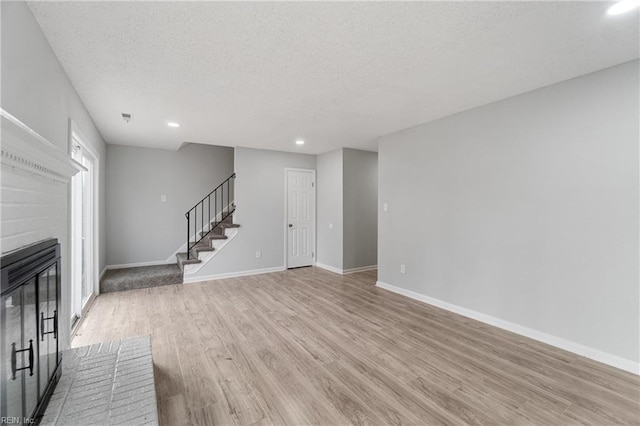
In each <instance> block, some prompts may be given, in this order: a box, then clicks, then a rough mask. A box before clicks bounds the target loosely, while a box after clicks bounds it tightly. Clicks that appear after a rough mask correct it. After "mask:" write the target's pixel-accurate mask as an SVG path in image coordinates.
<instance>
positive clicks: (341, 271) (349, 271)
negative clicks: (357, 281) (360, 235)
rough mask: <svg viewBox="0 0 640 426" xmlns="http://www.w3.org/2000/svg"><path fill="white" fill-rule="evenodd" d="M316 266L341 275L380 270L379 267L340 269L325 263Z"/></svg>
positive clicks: (317, 263)
mask: <svg viewBox="0 0 640 426" xmlns="http://www.w3.org/2000/svg"><path fill="white" fill-rule="evenodd" d="M316 266H317V267H318V268H322V269H326V270H327V271H331V272H333V273H336V274H340V275H348V274H355V273H356V272H365V271H372V270H374V269H378V265H370V266H361V267H359V268H351V269H339V268H334V267H333V266H329V265H325V264H324V263H319V262H316Z"/></svg>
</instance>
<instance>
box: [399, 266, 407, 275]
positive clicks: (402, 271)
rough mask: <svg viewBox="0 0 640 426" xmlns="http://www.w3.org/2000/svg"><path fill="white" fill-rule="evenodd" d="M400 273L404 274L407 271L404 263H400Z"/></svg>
mask: <svg viewBox="0 0 640 426" xmlns="http://www.w3.org/2000/svg"><path fill="white" fill-rule="evenodd" d="M400 273H401V274H406V273H407V267H406V265H400Z"/></svg>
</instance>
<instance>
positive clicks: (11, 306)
mask: <svg viewBox="0 0 640 426" xmlns="http://www.w3.org/2000/svg"><path fill="white" fill-rule="evenodd" d="M2 307H3V309H2V314H3V317H4V318H2V319H3V323H4V324H5V326H4V327H3V330H2V331H3V333H2V361H3V362H2V364H3V365H2V369H3V372H2V373H3V374H2V381H3V382H4V383H2V391H3V392H2V393H4V396H3V398H2V405H3V406H4V407H3V410H2V411H3V414H2V415H3V416H4V415H5V413H6V417H11V418H21V417H22V409H23V407H22V375H21V374H20V375H19V376H18V374H16V379H14V378H13V356H12V354H13V349H14V348H15V346H14V344H18V345H21V344H22V287H18V288H17V289H16V290H14V291H13V292H11V293H9V294H8V295H6V296H3V297H2ZM15 349H21V348H15ZM20 354H21V353H20ZM15 359H16V364H17V363H18V361H20V364H22V357H18V356H17V355H16V358H15ZM18 377H19V378H18Z"/></svg>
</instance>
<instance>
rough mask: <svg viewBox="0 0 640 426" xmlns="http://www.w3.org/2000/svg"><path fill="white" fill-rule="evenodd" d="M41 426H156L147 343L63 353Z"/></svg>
mask: <svg viewBox="0 0 640 426" xmlns="http://www.w3.org/2000/svg"><path fill="white" fill-rule="evenodd" d="M41 424H42V425H60V426H62V425H64V426H67V425H157V424H158V406H157V402H156V390H155V383H154V380H153V360H152V358H151V339H150V338H149V337H148V336H147V337H140V338H135V339H126V340H116V341H113V342H105V343H97V344H95V345H91V346H83V347H81V348H74V349H70V350H68V351H65V352H64V353H63V355H62V377H61V378H60V382H58V385H57V386H56V389H55V391H54V393H53V395H52V396H51V400H50V401H49V405H48V406H47V409H46V411H45V414H44V417H43V419H42V423H41Z"/></svg>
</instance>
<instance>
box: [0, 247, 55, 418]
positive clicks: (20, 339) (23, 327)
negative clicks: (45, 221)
mask: <svg viewBox="0 0 640 426" xmlns="http://www.w3.org/2000/svg"><path fill="white" fill-rule="evenodd" d="M0 267H1V268H2V269H1V270H2V287H1V289H2V293H1V298H2V299H1V305H0V354H1V358H2V359H1V361H0V362H1V368H2V369H1V371H0V417H1V418H2V419H3V420H4V422H5V423H13V424H37V423H39V421H40V419H41V418H42V415H43V414H44V410H45V408H46V405H47V402H48V401H49V398H50V397H51V394H52V393H53V390H54V388H55V386H56V383H57V382H58V379H59V378H60V374H61V367H60V363H61V361H62V358H61V354H60V347H59V344H58V337H59V334H58V331H59V330H58V317H59V314H60V244H58V240H56V239H51V240H47V241H43V242H40V243H37V244H33V245H31V246H28V247H25V248H23V249H20V250H17V251H15V252H12V253H9V254H7V255H5V256H2V259H1V260H0Z"/></svg>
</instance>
